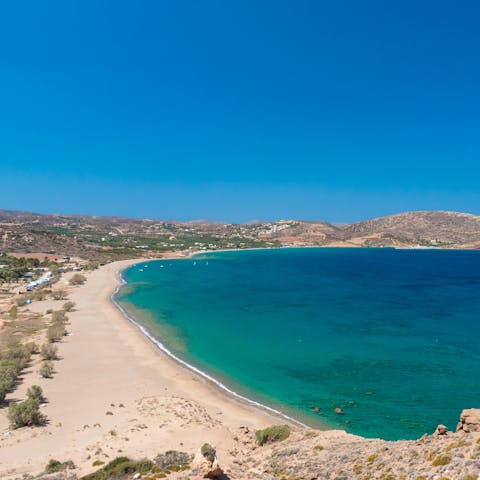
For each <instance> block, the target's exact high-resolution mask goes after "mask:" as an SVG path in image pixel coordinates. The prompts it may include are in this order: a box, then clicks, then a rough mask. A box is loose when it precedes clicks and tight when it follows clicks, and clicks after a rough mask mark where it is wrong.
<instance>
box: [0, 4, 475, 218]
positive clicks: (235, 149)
mask: <svg viewBox="0 0 480 480" xmlns="http://www.w3.org/2000/svg"><path fill="white" fill-rule="evenodd" d="M479 25H480V3H479V2H478V1H477V0H472V1H461V0H460V1H453V0H451V1H448V2H447V1H442V0H434V1H433V0H432V1H426V0H424V1H422V0H415V1H410V0H402V1H396V2H393V1H385V0H381V1H380V0H379V1H371V0H362V1H358V0H350V1H347V0H345V1H342V0H335V1H321V0H316V1H314V0H312V1H303V0H291V1H283V0H272V1H261V0H255V1H253V0H236V1H234V0H231V1H230V0H228V1H226V0H218V1H210V0H202V1H199V0H195V1H193V0H192V1H182V0H170V1H161V0H152V1H146V0H145V1H129V2H126V1H121V0H116V1H108V2H107V1H101V0H78V1H73V0H68V1H65V0H58V1H48V0H44V1H38V0H32V1H26V0H18V1H11V2H3V3H2V7H1V12H0V45H1V47H0V208H5V209H22V210H30V211H38V212H47V213H48V212H50V213H54V212H55V213H90V214H98V215H110V214H123V215H129V216H136V217H156V218H169V219H179V220H191V219H199V218H211V219H217V220H224V221H248V220H254V219H266V220H273V219H280V218H301V219H307V220H314V219H325V220H328V221H334V222H335V221H338V222H348V221H355V220H359V219H365V218H370V217H375V216H379V215H387V214H391V213H396V212H400V211H405V210H423V209H443V210H447V209H448V210H460V211H467V212H471V213H476V214H480V188H479V185H480V29H479Z"/></svg>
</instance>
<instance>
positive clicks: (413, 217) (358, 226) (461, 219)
mask: <svg viewBox="0 0 480 480" xmlns="http://www.w3.org/2000/svg"><path fill="white" fill-rule="evenodd" d="M344 235H345V238H346V239H348V240H349V241H351V242H354V243H361V244H362V245H372V246H373V245H378V246H384V245H399V246H410V245H418V246H434V247H446V248H480V217H478V216H475V215H471V214H467V213H457V212H442V211H424V212H407V213H401V214H398V215H391V216H388V217H382V218H376V219H373V220H367V221H363V222H358V223H354V224H352V225H348V226H347V227H345V228H344Z"/></svg>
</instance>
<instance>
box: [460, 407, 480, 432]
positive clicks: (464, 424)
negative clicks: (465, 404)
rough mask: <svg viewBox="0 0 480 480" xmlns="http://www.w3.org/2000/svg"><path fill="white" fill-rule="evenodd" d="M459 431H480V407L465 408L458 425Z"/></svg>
mask: <svg viewBox="0 0 480 480" xmlns="http://www.w3.org/2000/svg"><path fill="white" fill-rule="evenodd" d="M457 432H464V433H470V432H480V408H469V409H466V410H463V412H462V413H461V415H460V422H459V423H458V425H457Z"/></svg>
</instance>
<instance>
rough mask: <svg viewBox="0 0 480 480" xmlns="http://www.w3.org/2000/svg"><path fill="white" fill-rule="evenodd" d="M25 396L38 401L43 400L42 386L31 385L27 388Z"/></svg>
mask: <svg viewBox="0 0 480 480" xmlns="http://www.w3.org/2000/svg"><path fill="white" fill-rule="evenodd" d="M27 398H29V399H30V400H38V402H39V403H42V402H44V401H45V398H44V396H43V390H42V387H40V386H38V385H32V386H31V387H30V388H29V389H28V390H27Z"/></svg>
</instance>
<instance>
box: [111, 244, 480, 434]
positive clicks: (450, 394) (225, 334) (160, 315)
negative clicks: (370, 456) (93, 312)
mask: <svg viewBox="0 0 480 480" xmlns="http://www.w3.org/2000/svg"><path fill="white" fill-rule="evenodd" d="M124 279H125V281H126V284H125V285H124V287H123V288H122V289H121V290H120V292H119V293H118V295H117V300H118V301H119V303H120V304H121V306H122V307H123V308H125V309H126V310H127V312H128V313H129V314H130V315H131V316H133V317H134V318H135V319H136V320H137V321H138V322H139V323H140V324H142V325H143V326H144V327H145V328H146V329H147V330H148V331H149V332H150V333H151V334H152V335H153V336H155V337H156V338H157V339H159V341H160V342H161V343H163V345H165V347H166V348H168V349H169V350H170V351H171V352H172V353H173V354H175V355H176V356H178V357H179V358H181V359H182V360H184V361H186V362H188V363H190V364H192V365H194V366H195V367H196V368H198V369H200V370H202V371H204V372H206V373H207V374H209V375H211V376H212V377H214V378H215V379H217V380H218V381H220V382H222V383H223V384H224V385H226V386H227V387H228V388H230V389H232V390H233V391H235V392H237V393H239V394H241V395H244V396H246V397H248V398H251V399H253V400H255V401H257V402H261V403H263V404H265V405H268V406H270V407H272V408H275V409H277V410H279V411H281V412H284V413H285V414H287V415H289V416H292V417H294V418H296V419H298V420H300V421H302V422H304V423H307V424H310V425H312V426H328V427H331V428H341V429H345V430H347V431H349V432H351V433H355V434H360V435H363V436H366V437H381V438H385V439H414V438H418V437H420V436H421V435H422V434H424V433H432V432H433V430H434V429H435V427H436V426H437V425H438V424H439V423H444V424H446V425H447V426H448V427H449V428H451V429H454V428H455V425H456V422H457V421H458V417H459V414H460V412H461V410H462V409H464V408H472V407H480V252H475V251H445V250H394V249H341V248H337V249H336V248H303V249H272V250H250V251H232V252H218V253H210V254H201V255H197V256H195V257H193V258H190V259H181V260H158V261H153V262H148V263H140V264H137V265H135V266H133V267H131V268H129V269H127V270H126V271H125V272H124ZM159 361H160V360H159ZM337 408H340V409H341V410H342V412H343V413H341V414H338V413H335V411H334V410H335V409H337Z"/></svg>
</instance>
